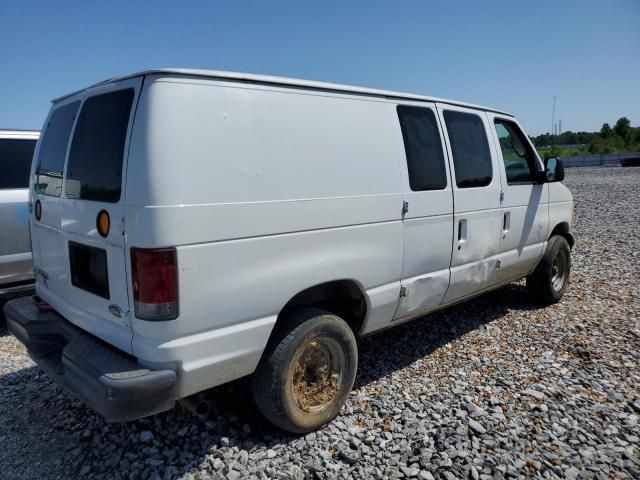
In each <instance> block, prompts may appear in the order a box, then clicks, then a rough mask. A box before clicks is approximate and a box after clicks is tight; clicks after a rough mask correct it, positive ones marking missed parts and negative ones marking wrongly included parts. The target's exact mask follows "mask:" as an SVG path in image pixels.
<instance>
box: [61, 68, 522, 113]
mask: <svg viewBox="0 0 640 480" xmlns="http://www.w3.org/2000/svg"><path fill="white" fill-rule="evenodd" d="M152 74H165V75H186V76H191V77H205V78H217V79H223V80H233V81H237V82H244V83H255V84H259V85H277V86H283V87H293V88H303V89H310V90H321V91H326V92H335V93H349V94H354V95H366V96H374V97H384V98H393V99H400V100H414V101H423V102H439V103H447V104H449V105H458V106H461V107H469V108H475V109H478V110H488V111H491V112H495V113H501V114H503V115H509V116H513V115H512V114H510V113H508V112H504V111H501V110H496V109H495V108H489V107H483V106H480V105H474V104H471V103H465V102H458V101H455V100H447V99H444V98H437V97H429V96H425V95H417V94H414V93H403V92H395V91H392V90H380V89H375V88H365V87H355V86H352V85H342V84H338V83H327V82H316V81H313V80H302V79H299V78H289V77H275V76H271V75H257V74H253V73H240V72H225V71H220V70H202V69H190V68H158V69H151V70H143V71H141V72H136V73H131V74H129V75H122V76H118V77H112V78H109V79H107V80H103V81H102V82H98V83H96V84H94V85H91V86H89V87H87V88H83V89H80V90H76V91H75V92H72V93H69V94H68V95H64V96H62V97H58V98H56V99H54V100H53V101H52V102H53V103H56V102H58V101H60V100H63V99H65V98H68V97H71V96H72V95H75V94H77V93H80V92H83V91H85V90H88V89H90V88H94V87H97V86H100V85H106V84H108V83H113V82H118V81H120V80H125V79H127V78H133V77H139V76H143V75H152Z"/></svg>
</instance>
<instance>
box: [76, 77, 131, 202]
mask: <svg viewBox="0 0 640 480" xmlns="http://www.w3.org/2000/svg"><path fill="white" fill-rule="evenodd" d="M133 97H134V91H133V89H126V90H118V91H115V92H110V93H105V94H102V95H96V96H94V97H90V98H88V99H87V100H86V101H85V102H84V105H83V106H82V109H81V110H80V116H79V117H78V122H77V125H76V129H75V133H74V135H73V140H72V142H71V151H70V152H69V165H68V167H67V176H66V180H65V193H66V195H67V197H69V198H80V199H85V200H94V201H98V202H112V203H115V202H118V201H119V200H120V193H121V189H122V161H123V157H124V144H125V139H126V137H127V126H128V125H129V115H130V113H131V105H132V103H133Z"/></svg>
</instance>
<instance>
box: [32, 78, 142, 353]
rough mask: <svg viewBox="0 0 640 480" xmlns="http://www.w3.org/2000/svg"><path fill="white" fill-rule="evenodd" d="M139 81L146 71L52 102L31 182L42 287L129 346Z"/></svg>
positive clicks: (82, 323) (78, 317)
mask: <svg viewBox="0 0 640 480" xmlns="http://www.w3.org/2000/svg"><path fill="white" fill-rule="evenodd" d="M141 84H142V78H141V77H137V78H132V79H127V80H124V81H120V82H116V83H109V84H106V85H102V86H98V87H94V88H91V89H88V90H86V91H84V92H81V93H79V94H77V95H75V96H73V97H71V98H69V99H66V100H64V102H63V103H62V104H61V105H59V106H58V105H54V107H53V109H52V112H51V114H50V116H49V118H48V120H47V124H46V126H45V127H46V128H45V132H44V134H43V139H42V142H41V145H40V146H39V149H38V152H37V160H36V162H34V163H35V165H36V166H35V176H34V187H33V189H32V192H33V193H32V195H33V198H32V202H34V208H33V212H32V216H31V222H32V235H33V243H34V263H35V272H36V276H37V286H36V288H37V291H38V293H39V294H40V295H41V296H42V297H43V298H44V299H45V300H47V301H48V302H49V303H50V304H51V305H52V306H53V307H54V308H55V309H56V310H57V311H58V312H59V313H60V314H61V315H63V316H64V317H65V318H67V319H68V320H69V321H70V322H72V323H75V324H76V325H78V326H79V327H81V328H83V329H85V330H87V331H89V332H91V333H93V334H94V335H96V336H98V337H100V338H102V339H103V340H105V341H107V342H109V343H111V344H113V345H114V346H116V347H118V348H120V349H121V350H124V351H127V352H130V351H131V336H132V333H131V326H130V319H129V295H128V285H129V279H128V276H127V271H126V265H127V262H126V251H125V236H124V205H125V198H124V194H125V187H124V186H125V176H126V161H127V151H128V145H129V132H130V130H131V125H132V123H133V117H134V110H135V106H136V103H137V97H138V94H139V91H140V88H141ZM62 164H64V168H61V165H62ZM38 204H39V205H38ZM38 217H39V218H38Z"/></svg>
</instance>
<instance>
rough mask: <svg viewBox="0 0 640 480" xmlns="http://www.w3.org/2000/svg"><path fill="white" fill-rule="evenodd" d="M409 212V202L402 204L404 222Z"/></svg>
mask: <svg viewBox="0 0 640 480" xmlns="http://www.w3.org/2000/svg"><path fill="white" fill-rule="evenodd" d="M408 211H409V202H402V219H403V220H404V217H405V215H406V214H407V212H408Z"/></svg>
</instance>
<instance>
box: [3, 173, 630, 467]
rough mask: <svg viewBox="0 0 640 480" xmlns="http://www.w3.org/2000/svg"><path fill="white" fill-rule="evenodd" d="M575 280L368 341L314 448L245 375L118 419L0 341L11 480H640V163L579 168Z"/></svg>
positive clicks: (574, 176) (503, 295) (513, 289)
mask: <svg viewBox="0 0 640 480" xmlns="http://www.w3.org/2000/svg"><path fill="white" fill-rule="evenodd" d="M566 183H567V184H568V185H569V186H570V187H571V189H572V191H573V193H574V196H575V199H576V202H577V221H576V225H575V235H576V238H577V242H578V243H577V246H576V249H575V251H574V256H573V271H572V280H571V285H570V286H569V289H568V292H567V294H566V296H565V298H564V300H563V301H562V302H561V303H560V304H558V305H554V306H552V307H548V308H539V307H538V306H536V305H534V304H532V303H531V302H530V301H529V300H528V298H527V296H526V293H525V291H524V288H523V286H522V284H515V285H511V286H508V287H506V288H504V289H501V290H499V291H496V292H494V293H490V294H487V295H485V296H483V297H481V298H478V299H476V300H474V301H471V302H469V303H467V304H464V305H461V306H458V307H455V308H453V309H449V310H447V311H444V312H440V313H437V314H434V315H431V316H429V317H427V318H425V319H424V320H418V321H416V322H412V323H410V324H407V325H404V326H401V327H398V328H396V329H393V330H389V331H387V332H385V333H382V334H379V335H375V336H372V337H370V338H367V339H365V340H363V341H362V343H361V346H360V352H361V359H360V370H359V375H358V379H357V382H356V387H355V389H354V392H353V393H352V395H351V397H350V400H349V402H348V404H347V406H346V407H345V409H344V410H343V413H342V415H340V417H338V419H337V420H336V421H334V422H333V423H332V424H330V425H329V426H327V427H325V428H323V429H321V430H320V431H318V432H316V433H311V434H309V435H306V436H304V437H295V436H289V435H285V434H283V433H282V432H280V431H278V430H276V429H274V428H273V427H271V426H269V425H268V424H267V423H266V422H265V421H264V420H262V419H261V418H260V417H259V416H258V414H257V413H256V411H255V408H254V407H253V405H252V404H251V401H250V400H249V395H248V391H247V386H246V382H239V383H236V384H233V385H230V386H225V387H222V388H219V389H217V390H216V391H214V392H213V393H212V396H213V398H214V401H215V405H216V411H215V413H214V415H213V417H212V418H211V420H209V421H207V422H201V421H198V420H196V419H194V418H193V417H192V416H191V414H189V413H188V412H185V411H184V410H183V409H182V408H181V407H178V408H176V409H174V410H173V411H171V412H168V413H165V414H161V415H158V416H155V417H152V418H150V419H147V420H141V421H137V422H134V423H130V424H112V425H108V424H106V423H105V422H104V421H103V420H102V419H101V418H99V417H97V416H96V415H94V414H93V413H91V411H90V410H88V409H87V408H86V407H84V406H83V405H82V404H81V403H80V402H78V401H76V400H74V399H73V398H72V397H70V396H69V395H68V394H66V393H64V392H63V391H62V390H61V389H60V388H59V387H57V386H56V385H54V384H52V383H51V382H50V381H49V380H48V379H47V377H46V375H44V374H41V373H40V372H39V371H38V370H37V369H36V368H34V366H33V364H32V363H31V361H30V360H29V359H28V357H27V356H26V355H25V353H24V349H23V348H22V347H21V346H20V345H19V344H18V343H17V342H16V341H15V340H14V339H13V338H11V337H10V336H8V335H2V336H0V445H1V446H2V448H1V449H0V472H2V474H1V476H2V478H4V479H13V478H29V479H31V478H66V477H69V476H81V477H83V478H88V477H92V478H151V479H169V478H175V477H179V478H182V479H199V478H228V479H238V478H246V477H254V478H255V477H258V478H305V477H311V478H313V477H314V476H315V477H317V478H351V477H354V478H412V477H413V478H419V479H431V478H444V479H453V478H471V479H476V478H484V479H489V478H492V479H500V478H505V477H533V476H536V477H542V478H558V477H560V478H640V453H639V452H640V448H639V447H640V439H639V436H640V427H639V426H638V422H639V416H640V374H639V373H638V364H639V359H640V349H639V347H640V301H639V296H640V292H639V286H638V285H639V283H638V282H639V280H640V226H639V220H640V217H639V215H638V211H640V195H639V192H640V189H639V187H638V185H640V168H636V169H632V168H629V169H621V168H600V169H570V170H568V172H567V180H566Z"/></svg>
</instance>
